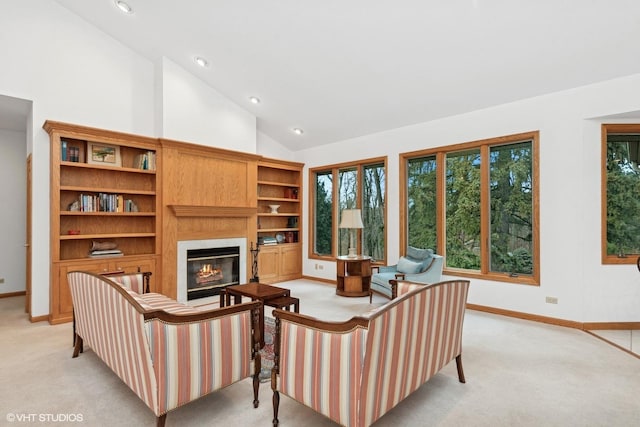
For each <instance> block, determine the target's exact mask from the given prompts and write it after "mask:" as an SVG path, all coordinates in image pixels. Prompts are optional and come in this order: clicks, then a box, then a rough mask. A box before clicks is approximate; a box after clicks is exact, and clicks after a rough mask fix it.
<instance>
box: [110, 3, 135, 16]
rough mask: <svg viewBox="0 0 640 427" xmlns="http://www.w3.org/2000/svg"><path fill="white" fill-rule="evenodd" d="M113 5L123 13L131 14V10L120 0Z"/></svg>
mask: <svg viewBox="0 0 640 427" xmlns="http://www.w3.org/2000/svg"><path fill="white" fill-rule="evenodd" d="M114 3H115V4H116V6H117V7H118V9H120V10H121V11H122V12H123V13H129V14H130V13H133V9H132V8H131V6H129V5H128V4H127V3H126V2H124V1H122V0H116V1H115V2H114Z"/></svg>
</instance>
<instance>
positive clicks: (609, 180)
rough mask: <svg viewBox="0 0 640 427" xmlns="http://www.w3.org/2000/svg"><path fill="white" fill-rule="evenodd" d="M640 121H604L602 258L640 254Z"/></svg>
mask: <svg viewBox="0 0 640 427" xmlns="http://www.w3.org/2000/svg"><path fill="white" fill-rule="evenodd" d="M639 161H640V124H615V125H613V124H609V125H602V163H603V165H602V181H603V182H602V211H603V212H602V262H603V263H605V264H629V263H635V262H636V258H637V255H639V254H640V197H638V195H639V194H640V167H639V166H638V163H639Z"/></svg>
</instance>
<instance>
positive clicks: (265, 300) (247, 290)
mask: <svg viewBox="0 0 640 427" xmlns="http://www.w3.org/2000/svg"><path fill="white" fill-rule="evenodd" d="M290 293H291V291H290V290H289V289H284V288H278V287H277V286H271V285H265V284H263V283H247V284H246V285H232V286H227V287H226V288H224V289H223V290H222V292H220V307H225V306H227V305H231V297H232V296H233V303H234V304H240V303H241V302H242V297H248V298H251V300H252V301H261V302H262V307H260V325H259V327H260V348H262V347H264V305H265V304H266V305H268V304H269V300H272V299H276V298H280V297H289V296H291V295H290Z"/></svg>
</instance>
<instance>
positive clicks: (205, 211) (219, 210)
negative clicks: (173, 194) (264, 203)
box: [169, 205, 258, 218]
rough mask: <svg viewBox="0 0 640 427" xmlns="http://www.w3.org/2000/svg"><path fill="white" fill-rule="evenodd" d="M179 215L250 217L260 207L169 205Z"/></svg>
mask: <svg viewBox="0 0 640 427" xmlns="http://www.w3.org/2000/svg"><path fill="white" fill-rule="evenodd" d="M169 208H171V210H172V211H173V213H174V215H175V216H177V217H225V218H231V217H235V218H249V217H252V216H254V215H256V214H257V213H258V208H256V207H249V206H239V207H231V206H192V205H169Z"/></svg>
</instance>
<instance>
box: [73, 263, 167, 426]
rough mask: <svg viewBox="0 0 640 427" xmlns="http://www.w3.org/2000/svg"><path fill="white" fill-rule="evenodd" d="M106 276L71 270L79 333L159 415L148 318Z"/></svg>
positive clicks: (77, 331) (77, 330)
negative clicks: (108, 281)
mask: <svg viewBox="0 0 640 427" xmlns="http://www.w3.org/2000/svg"><path fill="white" fill-rule="evenodd" d="M104 280H105V279H102V280H101V279H100V278H99V277H97V276H94V275H89V274H86V273H81V272H77V271H74V272H71V273H69V274H68V281H69V287H70V288H71V296H72V298H73V309H74V314H75V318H76V333H77V334H78V335H79V336H81V337H82V339H83V341H84V343H85V344H87V345H89V346H90V347H91V349H92V350H93V351H94V353H96V354H97V355H98V357H100V359H102V360H103V361H104V362H105V363H106V364H107V365H108V366H109V367H110V368H111V369H112V370H113V372H115V373H116V374H117V375H118V376H119V377H120V379H121V380H122V381H124V382H125V384H127V385H128V386H129V387H130V388H131V390H133V391H134V393H136V394H137V395H138V396H139V397H140V399H142V400H143V401H144V403H146V404H147V406H148V407H149V408H151V409H152V410H153V412H154V413H156V415H158V414H159V412H158V397H157V396H158V385H157V382H156V376H155V375H154V373H153V365H152V363H151V354H150V352H149V345H148V342H147V339H146V336H145V332H144V330H145V327H144V318H143V316H142V314H141V313H139V312H138V310H136V308H135V307H134V306H133V305H132V304H131V303H130V302H129V301H127V299H125V298H124V297H123V296H122V294H121V293H120V292H118V291H117V289H116V288H114V287H112V286H108V285H107V286H105V285H104V284H103V283H104V282H103V281H104Z"/></svg>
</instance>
